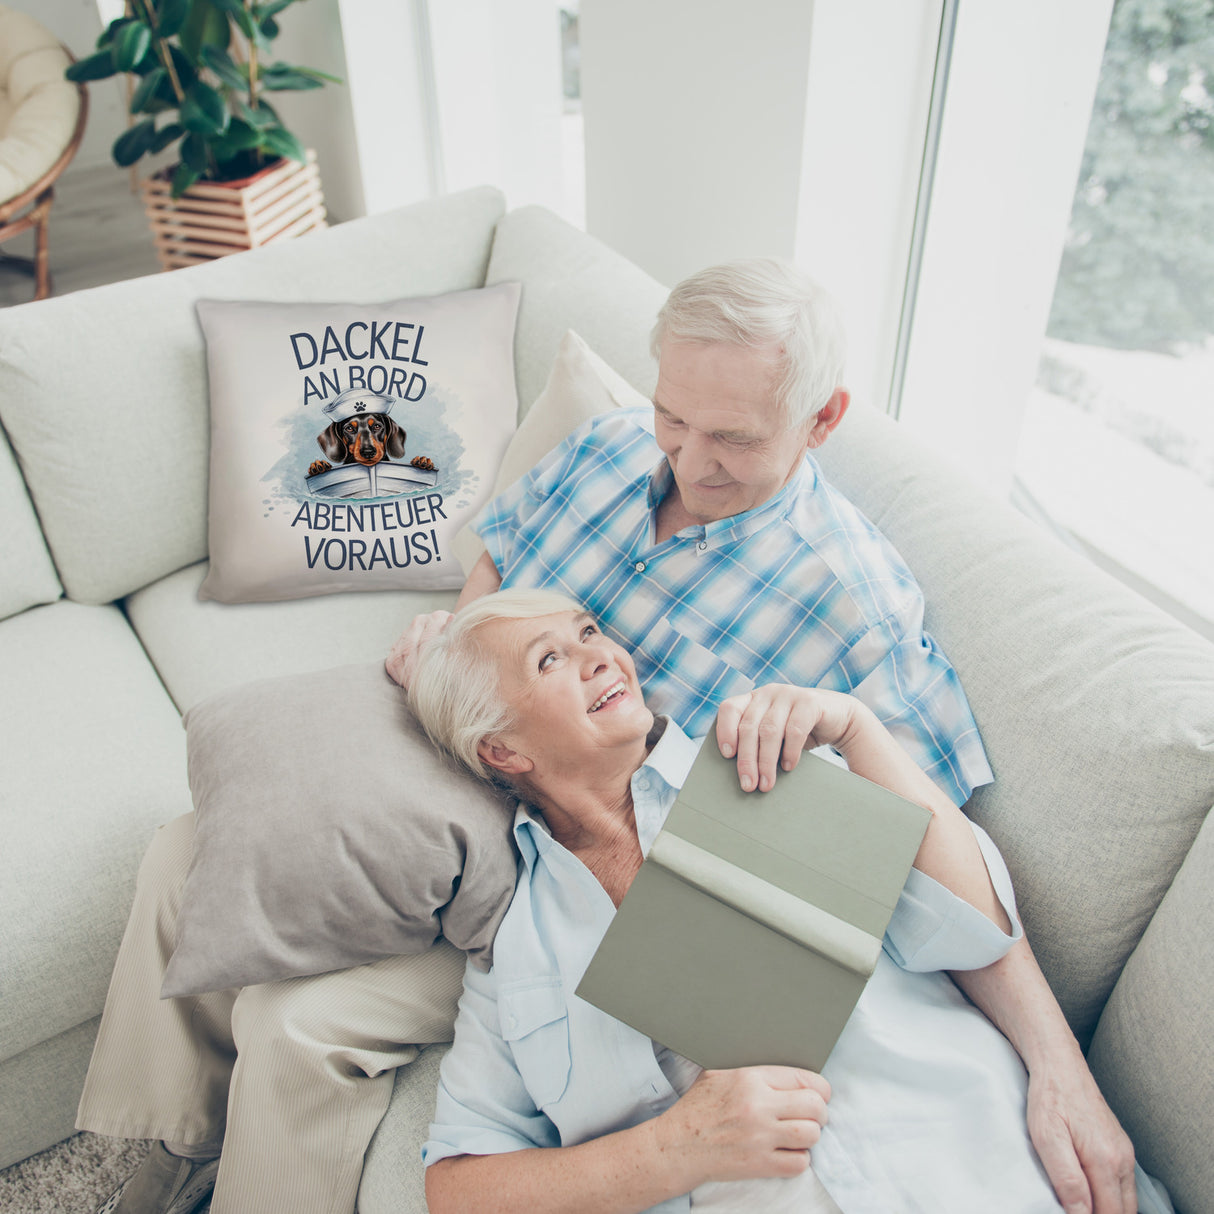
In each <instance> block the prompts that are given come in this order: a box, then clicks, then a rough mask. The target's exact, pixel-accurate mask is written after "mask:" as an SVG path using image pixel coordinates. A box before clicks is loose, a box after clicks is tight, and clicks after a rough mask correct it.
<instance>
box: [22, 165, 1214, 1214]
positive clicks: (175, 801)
mask: <svg viewBox="0 0 1214 1214" xmlns="http://www.w3.org/2000/svg"><path fill="white" fill-rule="evenodd" d="M503 209H504V208H503V202H502V199H501V196H500V195H499V194H498V193H497V192H496V191H494V190H491V189H481V190H474V191H470V192H467V193H464V194H459V195H454V196H451V197H447V198H443V199H439V200H435V201H432V202H427V203H423V204H420V205H418V206H414V207H410V208H406V209H404V210H401V211H397V212H394V213H390V214H386V215H380V216H376V217H374V218H368V219H363V220H358V221H356V222H353V223H349V224H345V225H342V226H340V227H337V228H334V229H332V230H330V231H328V232H325V233H321V234H317V235H313V236H309V237H307V238H305V239H301V240H298V241H295V242H289V243H287V244H285V245H279V246H276V247H273V248H270V249H266V250H262V251H258V252H254V253H250V254H242V255H240V256H237V257H232V258H228V259H226V260H224V261H220V262H216V263H213V264H211V265H207V266H203V267H199V268H197V269H191V270H182V271H176V272H174V273H172V274H166V275H159V276H156V277H151V278H146V279H140V280H136V281H131V282H126V283H120V284H116V285H114V286H110V287H103V288H100V289H97V290H93V291H85V292H80V293H78V294H75V295H69V296H66V297H64V298H60V299H51V300H47V301H44V302H40V303H35V304H28V305H23V306H20V307H16V308H12V309H9V310H7V311H4V312H0V421H2V422H3V427H4V437H3V438H2V439H0V519H2V521H3V528H2V530H0V568H2V570H3V574H2V576H0V789H2V790H3V792H2V793H0V823H2V829H3V840H4V850H5V854H6V855H7V857H8V859H7V861H6V864H5V868H6V874H7V875H6V879H5V881H4V882H3V884H2V885H0V922H3V924H4V931H3V943H2V944H0V1166H3V1165H7V1164H9V1163H11V1162H13V1161H15V1160H18V1159H21V1158H23V1157H24V1156H26V1155H28V1154H31V1153H32V1152H35V1151H38V1150H40V1149H42V1148H44V1147H46V1146H48V1145H50V1144H52V1143H54V1142H57V1141H59V1140H60V1139H62V1138H64V1137H66V1136H67V1135H69V1134H70V1133H71V1132H72V1127H73V1118H74V1113H75V1107H76V1101H77V1098H78V1095H79V1091H80V1087H81V1082H82V1079H83V1075H84V1071H85V1068H86V1066H87V1062H88V1057H89V1052H90V1049H91V1045H92V1039H93V1035H94V1033H95V1030H96V1024H97V1016H98V1014H99V1012H100V1010H101V1007H102V1003H103V1001H104V998H105V991H106V985H107V982H108V979H109V973H110V968H111V965H112V962H113V958H114V955H115V952H116V949H117V945H118V941H119V938H120V935H121V932H122V929H123V925H124V922H125V919H126V914H127V909H128V905H129V900H130V897H131V891H132V884H133V878H134V873H135V869H136V865H137V863H138V860H139V858H140V856H141V855H142V853H143V851H144V848H145V847H146V845H147V842H148V839H149V837H150V834H151V832H152V829H153V828H154V826H156V825H157V824H158V823H161V822H163V821H166V820H167V819H169V818H172V817H174V816H176V815H178V814H180V813H182V812H185V811H187V810H188V809H189V808H190V796H189V791H188V788H187V785H186V774H185V771H186V769H185V754H184V742H185V735H184V732H183V731H182V729H181V728H180V722H179V717H180V714H181V713H182V712H183V711H184V710H185V709H187V708H189V707H190V706H191V705H192V704H194V703H196V702H198V701H199V700H200V699H202V698H204V697H206V696H207V695H209V694H211V693H213V692H215V691H218V690H220V689H223V688H225V687H230V686H233V685H235V684H238V683H240V682H242V681H246V680H250V679H255V678H259V677H264V676H269V675H274V674H282V673H288V672H297V671H305V670H316V669H323V668H327V667H330V666H333V665H335V664H339V663H343V662H357V661H374V660H376V659H377V658H380V657H381V656H382V655H383V653H384V652H385V651H386V650H387V648H388V646H389V644H390V642H391V641H392V640H393V638H394V637H395V636H396V635H397V633H398V632H399V630H400V628H401V626H402V625H403V624H404V623H405V622H406V621H407V620H408V619H409V618H410V617H411V616H412V615H413V614H414V613H416V612H418V611H421V610H429V609H432V608H434V607H435V606H438V605H447V604H449V603H450V601H451V599H452V598H453V595H452V594H446V593H442V594H440V593H426V594H422V593H412V594H409V593H378V594H363V595H336V596H330V597H323V598H315V599H307V600H299V601H294V602H289V603H271V604H256V605H248V606H225V605H221V604H218V603H215V602H200V601H199V600H198V599H197V597H196V590H197V587H198V584H199V582H200V581H201V579H202V576H203V573H204V570H205V561H206V556H207V534H206V518H207V514H206V499H207V467H208V413H207V390H206V375H205V361H204V349H203V344H202V338H201V336H200V333H199V330H198V327H197V324H196V321H195V316H194V311H193V301H194V300H195V299H196V298H199V297H202V296H208V297H211V298H249V299H264V300H293V299H324V300H352V301H359V302H372V301H377V300H386V299H393V298H400V297H403V296H409V295H425V294H435V293H439V292H443V291H447V290H454V289H461V288H467V287H473V286H478V285H481V284H482V283H485V282H496V281H505V280H517V281H520V282H521V283H522V284H523V294H522V304H521V310H520V314H519V322H518V330H517V338H516V351H517V359H516V374H517V381H518V390H519V399H520V401H521V402H522V408H523V409H524V410H525V409H526V408H527V407H528V405H529V404H530V403H531V402H532V401H533V400H534V399H535V398H536V396H537V395H538V394H539V392H540V390H541V388H542V387H543V384H544V381H545V378H546V375H547V370H548V366H549V364H550V362H551V360H552V357H553V355H554V353H555V351H556V349H557V345H558V343H559V341H560V338H561V336H562V334H563V333H564V331H565V330H566V329H567V328H574V329H576V330H577V331H578V332H579V333H580V334H581V335H582V336H583V337H584V338H585V339H586V340H587V341H588V342H589V343H590V345H591V346H592V347H593V348H595V349H596V350H597V351H598V352H599V353H600V354H601V355H602V356H603V357H604V358H606V360H607V361H608V362H609V363H611V364H612V365H613V366H614V367H615V368H616V369H617V370H618V371H619V372H620V373H621V374H623V375H624V376H625V378H627V379H628V380H630V381H631V382H632V383H633V384H634V385H636V386H637V387H638V388H639V389H641V390H642V391H645V392H648V391H649V390H650V389H651V388H652V384H653V381H654V378H655V368H654V366H653V365H652V362H651V360H650V358H649V356H648V352H647V334H648V330H649V327H650V324H651V322H652V319H653V316H654V313H655V311H656V309H657V307H658V305H659V304H660V302H661V300H662V299H663V298H664V295H665V290H664V288H663V287H662V286H660V285H659V284H658V283H656V282H654V281H653V280H652V279H650V278H649V277H647V276H646V275H645V274H643V273H642V272H641V271H640V270H638V269H637V268H636V267H635V266H633V265H631V264H630V263H628V262H627V261H625V260H624V259H623V258H621V257H619V256H618V255H616V254H614V253H613V252H611V251H610V250H608V249H606V248H605V247H604V246H602V245H600V244H598V243H597V242H595V241H593V240H591V239H589V238H587V237H585V236H584V235H582V234H581V233H579V232H577V231H575V230H574V229H572V228H570V227H568V226H567V225H565V224H564V223H562V222H561V221H560V220H559V219H557V218H556V217H555V216H553V215H551V214H549V213H547V212H545V211H543V210H541V209H538V208H524V209H521V210H518V211H515V212H512V213H510V214H504V213H503ZM976 390H980V389H979V388H978V387H977V386H976ZM821 456H822V463H823V465H824V468H825V471H826V474H827V476H828V477H830V478H831V479H833V480H834V482H835V483H836V484H837V485H839V486H840V487H841V488H842V489H843V490H844V491H845V492H846V493H847V494H849V495H850V496H851V497H852V498H853V500H854V501H856V502H857V503H858V504H859V505H860V506H861V508H863V509H864V510H865V511H866V513H867V514H868V515H869V516H870V517H871V518H872V519H873V520H874V521H875V522H876V523H877V524H878V525H879V526H880V527H882V528H883V529H884V530H885V532H886V533H887V534H888V535H889V537H890V538H891V539H892V540H893V542H894V543H895V545H897V547H898V548H899V549H900V550H901V551H902V553H903V555H904V556H905V557H906V559H907V560H908V562H909V564H910V565H911V568H912V569H913V570H914V571H915V573H916V574H917V576H918V578H919V580H920V582H921V583H922V585H923V588H924V591H925V593H926V597H927V603H928V620H927V624H928V627H929V629H930V630H931V631H932V632H933V633H934V634H935V636H936V637H937V638H938V639H939V640H940V642H941V643H942V644H943V646H944V648H945V649H946V651H947V652H948V653H949V655H950V656H951V658H952V659H953V662H954V664H955V665H956V667H957V669H958V671H959V672H960V675H961V677H962V680H963V682H964V684H965V687H966V689H967V691H968V693H969V697H970V700H971V703H972V705H973V708H974V712H975V715H976V717H977V720H978V724H979V726H980V728H981V730H982V734H983V737H984V740H985V742H986V745H987V749H988V752H989V754H990V757H991V761H992V763H993V766H994V769H995V772H996V777H997V778H996V782H995V784H994V785H993V786H991V787H988V788H985V789H982V790H981V791H980V792H979V793H978V794H977V795H976V796H975V798H974V800H973V802H972V803H971V806H970V810H971V812H972V813H973V815H974V816H975V817H976V818H977V819H978V820H979V821H980V822H981V823H982V824H983V825H984V826H985V827H986V828H987V830H989V831H990V832H991V834H992V835H993V836H994V837H995V839H996V840H997V841H998V842H999V843H1000V845H1001V846H1002V848H1003V850H1004V853H1005V855H1006V856H1007V859H1008V862H1009V865H1010V867H1011V870H1012V874H1013V877H1014V878H1015V880H1016V884H1017V889H1018V893H1019V898H1020V906H1021V909H1022V912H1023V916H1024V919H1025V923H1026V926H1027V930H1028V933H1029V936H1030V938H1031V939H1032V941H1033V942H1034V944H1035V947H1036V950H1037V953H1038V956H1039V958H1040V961H1041V964H1042V967H1043V968H1044V970H1045V972H1046V975H1047V976H1048V978H1049V979H1050V981H1051V983H1052V984H1053V986H1054V989H1055V990H1056V992H1057V994H1058V997H1059V999H1060V1001H1061V1003H1062V1006H1063V1008H1064V1009H1065V1011H1066V1013H1067V1015H1068V1017H1069V1019H1070V1021H1071V1024H1072V1025H1073V1027H1074V1029H1075V1031H1076V1034H1077V1035H1078V1037H1079V1039H1080V1041H1081V1042H1082V1043H1083V1044H1084V1046H1085V1047H1088V1046H1090V1053H1089V1057H1090V1061H1091V1065H1092V1068H1093V1070H1094V1072H1095V1074H1096V1076H1097V1078H1098V1080H1099V1081H1100V1083H1101V1085H1102V1087H1103V1088H1104V1090H1105V1092H1106V1094H1107V1096H1108V1098H1109V1100H1110V1102H1111V1103H1112V1104H1113V1106H1114V1108H1115V1109H1116V1111H1117V1112H1118V1114H1119V1115H1120V1116H1121V1118H1122V1120H1123V1122H1124V1124H1125V1125H1126V1127H1127V1129H1128V1130H1129V1132H1130V1133H1131V1135H1132V1137H1133V1138H1134V1140H1135V1143H1136V1146H1137V1149H1138V1152H1139V1157H1140V1159H1141V1160H1142V1162H1143V1163H1144V1165H1145V1166H1146V1167H1147V1169H1148V1170H1149V1171H1151V1172H1153V1173H1155V1174H1157V1175H1158V1176H1159V1177H1160V1178H1161V1179H1162V1180H1163V1181H1164V1182H1165V1183H1166V1184H1167V1185H1168V1187H1169V1189H1170V1190H1171V1192H1172V1195H1173V1197H1174V1199H1175V1201H1176V1204H1177V1208H1178V1209H1180V1210H1181V1211H1182V1212H1185V1214H1198V1212H1203V1211H1210V1210H1214V1151H1212V1150H1211V1144H1212V1143H1214V1112H1212V1110H1214V1034H1212V1033H1211V1028H1212V1025H1211V1014H1210V1007H1211V1004H1212V1003H1214V902H1212V899H1211V894H1210V890H1211V888H1212V885H1214V824H1212V823H1209V822H1207V821H1206V819H1207V815H1208V811H1209V809H1210V806H1211V803H1212V802H1214V646H1211V645H1209V644H1208V643H1206V642H1205V641H1203V640H1202V639H1200V638H1199V637H1197V636H1196V635H1195V634H1194V633H1192V632H1190V631H1188V630H1186V629H1185V628H1183V627H1182V626H1180V625H1179V624H1176V623H1174V622H1172V621H1171V620H1169V619H1168V618H1166V617H1164V616H1162V615H1161V614H1160V613H1159V612H1157V611H1155V610H1154V609H1153V608H1151V607H1150V606H1148V605H1147V604H1145V603H1144V602H1143V601H1141V600H1140V599H1139V598H1137V597H1136V596H1135V595H1133V594H1132V593H1130V592H1129V591H1127V590H1125V589H1123V588H1121V587H1120V586H1118V585H1117V584H1115V583H1113V582H1112V581H1110V580H1109V579H1108V578H1106V577H1105V576H1103V575H1102V574H1100V573H1099V572H1097V571H1095V570H1093V569H1092V568H1090V567H1089V566H1087V565H1085V564H1084V563H1082V562H1081V561H1080V560H1079V559H1078V558H1076V557H1073V556H1072V555H1071V554H1070V553H1068V552H1067V551H1065V550H1064V549H1063V548H1062V547H1061V546H1059V545H1058V544H1056V542H1054V541H1053V540H1052V539H1050V538H1049V537H1047V536H1046V535H1044V534H1042V533H1041V532H1039V531H1038V530H1036V529H1034V528H1033V527H1032V526H1031V525H1030V524H1028V523H1027V522H1025V521H1023V520H1021V519H1020V518H1019V517H1018V516H1016V515H1015V514H1013V513H1012V512H1011V511H1010V510H1009V509H1007V508H1006V507H1005V506H1003V505H1002V504H1000V503H998V502H996V501H994V500H992V499H990V498H989V497H987V496H986V495H985V494H984V493H983V492H982V491H981V490H980V489H979V488H977V487H975V486H973V485H971V484H970V483H968V482H967V480H966V478H965V477H964V476H963V475H961V474H959V473H958V471H957V470H955V469H953V468H950V467H949V466H948V465H946V464H945V463H943V462H942V461H941V460H940V459H938V458H937V457H936V456H934V454H933V453H931V452H928V451H926V450H923V449H921V448H919V447H917V446H916V445H915V444H914V443H913V442H912V441H911V440H910V439H909V438H908V437H907V436H906V435H905V434H904V433H903V432H902V431H901V430H900V429H899V428H898V427H897V425H896V424H894V423H892V422H889V421H888V420H887V419H885V418H884V417H883V416H880V415H878V414H877V413H875V412H874V411H871V410H868V409H866V408H864V407H863V406H857V407H854V408H853V410H852V412H851V414H850V415H849V416H848V418H847V419H846V421H845V423H844V425H843V426H842V427H841V428H840V430H839V431H838V432H837V433H836V434H835V436H833V437H832V438H831V439H830V441H829V442H828V443H827V445H826V447H825V448H823V450H822V452H821ZM355 616H357V619H358V621H359V625H360V626H359V627H358V628H357V629H350V628H342V627H340V625H341V623H342V622H343V621H348V620H351V619H353V618H355ZM442 1049H443V1047H432V1048H431V1049H429V1050H427V1051H425V1052H424V1053H423V1055H422V1057H421V1059H420V1060H419V1061H418V1062H417V1063H416V1064H414V1065H413V1066H410V1067H408V1068H404V1069H403V1070H402V1071H401V1072H400V1073H399V1075H398V1079H397V1088H396V1093H395V1096H394V1098H393V1103H392V1106H391V1108H390V1110H389V1112H388V1115H387V1117H386V1118H385V1120H384V1122H383V1124H382V1126H381V1128H380V1131H379V1133H378V1135H377V1137H376V1139H375V1142H374V1143H373V1145H372V1149H371V1152H370V1155H369V1157H368V1164H367V1168H366V1171H365V1175H364V1181H363V1186H362V1191H361V1194H360V1208H361V1209H362V1210H363V1211H364V1212H366V1214H379V1212H380V1211H388V1210H393V1211H397V1212H400V1211H412V1210H418V1211H420V1210H423V1209H424V1200H423V1198H422V1195H421V1184H420V1166H419V1163H418V1159H417V1148H418V1144H419V1141H420V1137H421V1135H422V1134H423V1133H424V1128H425V1123H426V1121H427V1119H428V1116H429V1110H430V1103H431V1100H432V1094H433V1084H434V1075H435V1069H436V1065H437V1060H438V1058H439V1057H440V1056H441V1053H442Z"/></svg>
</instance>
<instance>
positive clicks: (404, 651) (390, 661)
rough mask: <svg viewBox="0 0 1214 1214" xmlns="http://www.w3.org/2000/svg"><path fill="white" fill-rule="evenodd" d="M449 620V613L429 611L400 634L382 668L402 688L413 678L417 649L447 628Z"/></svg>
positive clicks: (406, 686)
mask: <svg viewBox="0 0 1214 1214" xmlns="http://www.w3.org/2000/svg"><path fill="white" fill-rule="evenodd" d="M450 619H451V612H449V611H431V612H430V613H429V614H428V615H419V616H417V617H416V618H415V619H414V621H413V623H412V624H410V625H409V627H408V628H406V629H405V631H404V632H402V633H401V635H400V637H399V638H398V639H397V642H396V644H395V645H393V646H392V651H391V653H389V654H388V656H387V658H385V659H384V666H385V667H386V669H387V671H388V673H389V674H390V675H391V676H392V677H393V678H394V679H395V680H396V681H397V682H398V683H399V684H400V685H401V686H402V687H404V688H408V686H409V682H410V680H411V679H412V678H413V668H414V664H415V663H416V661H417V651H418V649H420V648H421V646H423V645H424V644H425V643H426V642H427V641H428V640H430V639H431V638H433V637H436V636H438V634H439V633H440V632H442V630H443V629H444V628H446V627H447V624H448V623H449V621H450Z"/></svg>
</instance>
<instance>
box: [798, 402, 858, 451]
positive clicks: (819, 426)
mask: <svg viewBox="0 0 1214 1214" xmlns="http://www.w3.org/2000/svg"><path fill="white" fill-rule="evenodd" d="M850 404H851V393H850V392H848V390H847V389H846V388H836V389H835V391H834V395H833V396H831V398H830V400H828V401H827V402H826V404H824V405H823V406H822V408H821V409H819V410H818V416H817V417H816V418H815V419H814V423H813V426H812V427H811V428H810V431H809V442H808V443H807V446H809V447H810V448H811V449H812V448H814V447H820V446H821V445H822V444H823V443H824V442H826V440H827V439H828V438H829V437H830V432H831V431H832V430H833V429H834V428H835V427H836V426H837V425H838V424H839V423H840V422H841V421H842V420H843V415H844V414H845V413H846V412H847V406H848V405H850Z"/></svg>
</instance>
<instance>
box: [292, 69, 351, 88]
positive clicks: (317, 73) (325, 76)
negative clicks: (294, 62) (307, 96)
mask: <svg viewBox="0 0 1214 1214" xmlns="http://www.w3.org/2000/svg"><path fill="white" fill-rule="evenodd" d="M295 70H296V71H297V72H300V73H301V74H302V75H304V76H311V77H313V78H314V79H316V80H325V81H328V83H329V84H344V83H345V81H344V80H342V78H341V77H340V76H331V75H330V74H329V73H328V72H322V71H321V70H320V69H319V68H315V67H297V68H296V69H295Z"/></svg>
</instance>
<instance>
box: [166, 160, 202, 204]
mask: <svg viewBox="0 0 1214 1214" xmlns="http://www.w3.org/2000/svg"><path fill="white" fill-rule="evenodd" d="M201 176H202V174H201V173H200V172H198V171H197V170H195V169H192V168H190V166H189V165H188V164H186V163H184V162H182V163H181V164H179V165H178V166H177V171H176V172H175V173H174V174H173V187H172V191H171V192H172V195H173V197H174V198H180V197H181V196H182V194H184V193H185V192H186V190H188V189H189V188H190V186H192V185H193V184H194V182H196V181H197V180H198V178H199V177H201Z"/></svg>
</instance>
